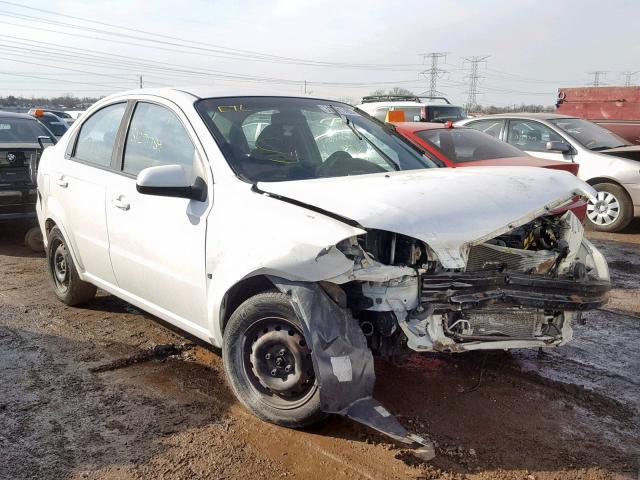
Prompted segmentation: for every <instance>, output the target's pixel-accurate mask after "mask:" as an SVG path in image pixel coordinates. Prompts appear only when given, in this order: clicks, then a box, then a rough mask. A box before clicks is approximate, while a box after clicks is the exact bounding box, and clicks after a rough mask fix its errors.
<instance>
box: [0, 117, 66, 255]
mask: <svg viewBox="0 0 640 480" xmlns="http://www.w3.org/2000/svg"><path fill="white" fill-rule="evenodd" d="M51 143H55V137H54V136H53V134H52V133H51V131H49V130H48V129H47V127H45V126H44V125H43V124H42V123H40V122H39V121H38V120H36V119H35V118H34V117H32V116H31V115H27V114H23V113H9V112H0V223H3V222H6V221H14V220H26V221H34V220H35V217H36V211H35V205H36V196H37V190H36V172H37V168H38V162H39V161H40V155H41V153H42V150H43V149H44V148H45V147H46V146H47V144H51ZM29 232H31V233H29ZM29 232H27V237H26V238H25V240H26V241H27V244H28V245H29V246H30V247H32V248H34V249H37V248H36V246H35V244H33V243H32V241H33V240H37V239H34V238H31V237H32V236H33V234H34V232H32V231H31V230H30V231H29ZM36 233H37V231H36Z"/></svg>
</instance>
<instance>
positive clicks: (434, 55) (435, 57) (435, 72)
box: [420, 52, 447, 97]
mask: <svg viewBox="0 0 640 480" xmlns="http://www.w3.org/2000/svg"><path fill="white" fill-rule="evenodd" d="M446 57H447V53H446V52H431V53H423V54H422V61H423V62H426V60H427V58H430V59H431V68H429V69H427V70H423V71H422V72H420V74H421V75H424V76H425V77H427V76H428V77H429V96H430V97H435V96H437V95H438V94H440V92H438V88H437V87H438V77H440V76H441V75H442V74H444V73H447V71H446V70H443V69H442V68H440V67H438V63H439V61H440V59H441V58H446Z"/></svg>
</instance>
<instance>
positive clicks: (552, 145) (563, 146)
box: [547, 141, 571, 153]
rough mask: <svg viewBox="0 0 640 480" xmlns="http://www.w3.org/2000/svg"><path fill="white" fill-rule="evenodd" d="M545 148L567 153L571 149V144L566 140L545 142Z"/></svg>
mask: <svg viewBox="0 0 640 480" xmlns="http://www.w3.org/2000/svg"><path fill="white" fill-rule="evenodd" d="M547 150H549V151H552V152H562V153H569V152H570V151H571V145H569V144H568V143H567V142H559V141H554V142H547Z"/></svg>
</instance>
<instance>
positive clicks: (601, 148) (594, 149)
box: [591, 145, 629, 152]
mask: <svg viewBox="0 0 640 480" xmlns="http://www.w3.org/2000/svg"><path fill="white" fill-rule="evenodd" d="M628 146H629V145H616V146H615V147H608V146H606V147H594V148H592V149H591V151H592V152H599V151H601V150H609V149H611V148H620V147H628Z"/></svg>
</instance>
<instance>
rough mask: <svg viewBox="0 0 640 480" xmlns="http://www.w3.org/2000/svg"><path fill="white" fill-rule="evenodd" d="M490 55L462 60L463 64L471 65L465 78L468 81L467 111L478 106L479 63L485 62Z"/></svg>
mask: <svg viewBox="0 0 640 480" xmlns="http://www.w3.org/2000/svg"><path fill="white" fill-rule="evenodd" d="M490 56H491V55H485V56H484V57H480V56H473V57H465V58H463V59H462V60H464V61H465V62H469V64H470V65H471V69H470V72H469V75H467V76H466V77H465V78H466V79H467V80H469V93H468V96H467V104H466V105H465V108H466V110H467V111H470V110H472V109H474V108H475V107H477V106H478V80H480V79H481V78H482V76H481V75H480V74H479V73H478V72H479V67H480V64H481V63H484V62H486V61H487V58H489V57H490Z"/></svg>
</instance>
